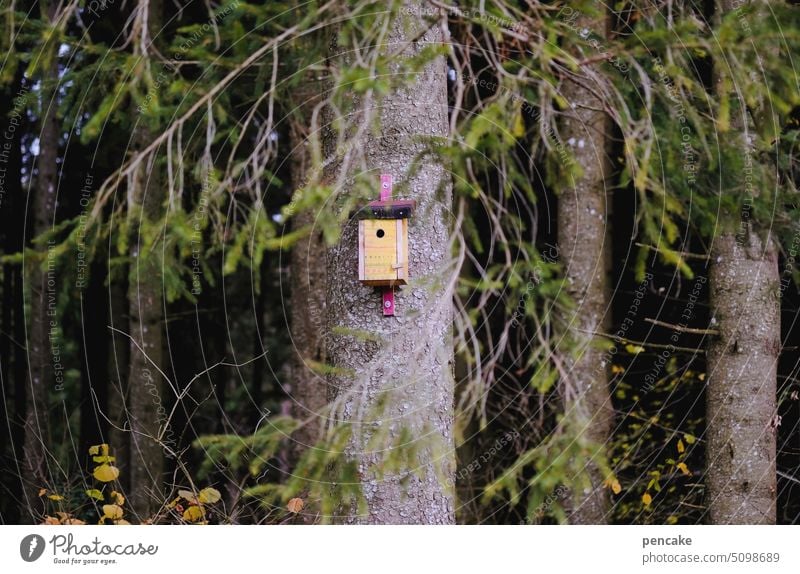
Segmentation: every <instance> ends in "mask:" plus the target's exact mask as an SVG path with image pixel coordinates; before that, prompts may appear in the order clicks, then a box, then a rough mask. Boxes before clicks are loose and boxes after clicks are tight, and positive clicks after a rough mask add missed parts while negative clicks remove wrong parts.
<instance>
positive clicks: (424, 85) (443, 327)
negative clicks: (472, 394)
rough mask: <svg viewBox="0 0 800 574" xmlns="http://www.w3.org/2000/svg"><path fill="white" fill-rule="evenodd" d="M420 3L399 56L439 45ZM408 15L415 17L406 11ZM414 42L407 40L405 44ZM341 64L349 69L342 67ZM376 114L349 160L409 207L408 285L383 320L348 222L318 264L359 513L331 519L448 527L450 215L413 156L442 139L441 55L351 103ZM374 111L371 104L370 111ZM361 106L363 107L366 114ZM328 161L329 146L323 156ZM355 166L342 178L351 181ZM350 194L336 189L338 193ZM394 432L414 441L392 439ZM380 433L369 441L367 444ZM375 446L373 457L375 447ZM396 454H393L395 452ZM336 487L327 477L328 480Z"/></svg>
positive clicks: (426, 164)
mask: <svg viewBox="0 0 800 574" xmlns="http://www.w3.org/2000/svg"><path fill="white" fill-rule="evenodd" d="M423 13H424V12H423V3H422V2H404V3H403V8H402V9H401V15H399V16H397V17H396V19H394V21H393V22H391V24H390V28H391V30H390V32H389V37H388V39H387V44H388V45H387V47H386V50H387V51H392V53H396V52H398V51H400V50H401V49H403V53H402V54H401V55H400V56H398V57H397V58H396V59H395V63H394V68H395V69H394V70H392V72H394V73H397V72H400V71H401V67H402V63H403V58H404V57H408V56H409V55H411V54H413V53H417V52H418V51H419V50H420V49H422V48H423V47H424V46H428V45H431V44H437V43H440V42H441V41H442V31H441V29H440V28H439V27H433V28H431V29H428V30H426V31H425V32H424V34H422V35H421V37H419V38H417V35H418V34H420V33H422V31H423V25H424V23H423V21H422V20H421V18H420V17H419V16H418V15H420V14H423ZM408 14H416V15H417V16H416V17H415V16H409V15H408ZM412 40H415V41H414V42H413V43H412V42H411V41H412ZM345 65H347V64H345ZM359 106H360V108H359V109H358V112H359V114H361V115H360V118H361V119H363V118H364V114H365V113H368V112H369V113H374V114H377V115H379V117H380V131H381V135H380V136H375V135H371V134H372V133H373V132H372V130H366V131H367V132H368V133H370V135H365V136H363V138H362V139H361V140H360V141H356V142H355V144H356V145H355V146H353V148H352V150H353V153H354V154H356V155H358V154H363V156H362V157H361V158H360V159H363V162H364V163H365V165H366V168H367V169H368V170H370V171H371V172H372V173H373V174H374V175H373V178H374V181H375V187H374V189H375V193H374V196H375V197H373V198H371V199H375V198H377V195H378V187H379V185H378V181H379V174H380V173H382V172H383V173H390V174H392V175H393V177H394V180H395V186H402V189H403V190H406V191H404V192H403V193H402V196H407V198H408V199H415V200H416V201H417V209H416V211H415V212H414V215H413V216H412V218H411V220H410V224H409V232H408V236H409V261H410V273H411V285H409V286H407V287H404V288H402V289H396V295H395V297H396V316H395V317H384V316H383V314H382V311H381V302H382V299H381V291H380V290H379V289H376V288H374V287H368V286H364V285H362V284H361V283H359V281H358V259H357V254H358V247H357V236H358V226H357V223H356V221H355V220H350V221H348V223H347V224H346V225H345V226H344V229H343V232H342V237H341V239H340V241H339V243H338V244H337V245H335V246H334V247H332V248H331V249H330V250H329V252H328V260H327V301H328V303H327V304H328V321H327V325H328V328H327V333H326V344H327V357H328V362H329V364H330V365H331V366H332V367H333V368H334V369H336V371H335V374H334V375H332V376H331V377H330V378H329V381H328V382H329V387H328V388H329V395H330V396H331V397H332V398H335V399H336V400H337V403H338V406H339V409H338V410H337V413H338V416H340V417H341V419H343V420H344V421H347V422H348V423H351V425H352V427H351V428H352V440H351V443H350V446H349V447H348V449H347V453H346V455H347V456H348V457H350V459H351V460H354V461H356V463H357V467H358V478H359V480H360V483H361V491H362V492H363V495H364V497H365V498H366V503H367V512H366V513H365V514H360V513H358V512H357V511H356V509H355V508H354V507H346V508H343V509H342V511H343V514H344V516H343V517H341V518H339V519H338V520H341V521H344V522H349V523H370V524H402V523H407V524H451V523H453V522H454V510H453V506H454V503H453V492H452V486H451V485H452V483H453V471H454V466H455V464H454V458H453V434H452V425H453V375H452V368H453V343H452V336H453V335H452V330H451V328H452V320H453V315H452V286H451V279H452V277H451V276H450V274H451V273H452V272H453V270H452V269H448V267H449V266H450V263H451V258H450V242H449V238H450V234H449V229H448V219H447V218H448V213H449V209H450V204H451V184H450V180H449V175H448V174H447V172H446V171H445V169H444V167H443V166H442V165H441V164H440V163H438V162H437V161H435V160H434V159H431V157H430V156H427V157H426V158H425V159H424V160H422V161H421V164H420V165H419V169H418V170H417V171H416V172H415V173H409V172H410V169H409V168H410V166H411V163H412V160H414V159H418V158H417V156H418V154H420V152H422V151H423V150H424V144H422V143H421V142H420V138H421V137H425V136H433V137H447V134H448V121H447V92H446V66H445V60H444V58H441V57H439V58H436V59H435V60H434V61H433V62H432V63H429V64H428V65H426V66H425V67H424V68H423V69H421V70H419V71H418V72H416V74H415V76H414V79H413V80H410V82H409V84H408V85H406V86H405V87H403V88H401V89H397V90H396V91H393V92H390V93H389V94H388V95H387V96H385V97H384V98H383V99H382V101H380V102H372V103H371V105H370V103H364V102H363V101H362V102H360V103H359ZM371 106H372V107H371ZM370 107H371V109H369V110H368V108H370ZM326 154H327V155H328V156H329V157H330V156H331V155H332V150H326ZM354 173H355V170H352V171H350V172H349V173H348V174H347V179H346V183H345V186H346V187H347V188H349V187H350V186H351V185H352V182H353V180H352V177H353V176H354ZM349 191H350V190H349V189H339V190H337V192H338V193H339V194H341V195H340V196H339V197H340V198H342V196H346V195H347V193H348V192H349ZM404 431H405V432H406V433H408V434H407V436H408V438H409V442H411V443H412V444H411V445H409V444H404V445H400V444H397V443H398V441H400V440H401V437H402V436H404V434H403V433H404ZM376 435H378V444H368V443H369V442H370V439H374V438H375V437H376ZM412 445H413V446H414V447H417V450H416V451H415V452H414V455H413V457H411V458H408V459H401V460H403V462H401V463H399V464H398V467H399V469H397V468H396V470H394V471H392V472H389V473H387V475H384V476H379V475H378V472H377V470H376V464H378V463H379V461H381V460H384V459H385V458H386V457H387V456H388V457H395V458H396V457H398V456H401V455H403V454H407V453H408V448H409V446H412ZM373 449H374V450H373ZM399 449H401V450H399ZM333 479H334V481H335V480H337V477H334V478H333Z"/></svg>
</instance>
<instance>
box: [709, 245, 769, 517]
mask: <svg viewBox="0 0 800 574" xmlns="http://www.w3.org/2000/svg"><path fill="white" fill-rule="evenodd" d="M745 241H746V243H744V244H740V243H739V242H737V237H736V236H735V235H732V234H725V235H723V236H721V237H718V238H717V239H716V240H715V241H714V249H713V251H712V259H711V261H712V264H711V268H710V276H709V285H710V289H711V313H712V315H711V316H712V317H714V318H715V319H716V328H717V329H718V330H719V332H720V335H719V337H715V338H713V339H712V341H711V343H710V344H709V346H708V373H709V375H708V389H707V394H706V421H707V423H706V424H707V425H708V428H707V431H706V437H707V450H706V465H707V472H706V491H707V500H708V512H709V520H710V521H711V523H712V524H773V523H774V522H775V496H776V474H775V434H776V429H775V428H774V426H773V425H772V422H773V419H774V417H775V415H776V412H777V405H776V402H775V400H776V399H775V397H776V378H777V360H778V353H779V350H780V305H779V302H778V281H779V279H778V255H777V252H776V249H775V244H774V243H773V241H772V239H771V238H768V239H767V240H766V241H763V240H762V239H761V238H760V237H759V234H757V233H755V232H754V231H748V232H747V236H746V240H745Z"/></svg>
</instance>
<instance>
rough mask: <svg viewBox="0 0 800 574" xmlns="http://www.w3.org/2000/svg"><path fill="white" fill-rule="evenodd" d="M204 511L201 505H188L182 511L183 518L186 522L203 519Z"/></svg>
mask: <svg viewBox="0 0 800 574" xmlns="http://www.w3.org/2000/svg"><path fill="white" fill-rule="evenodd" d="M204 514H205V512H204V511H203V508H202V507H201V506H190V507H189V508H187V509H186V511H185V512H184V513H183V519H184V520H186V521H187V522H197V521H198V520H202V519H203V515H204Z"/></svg>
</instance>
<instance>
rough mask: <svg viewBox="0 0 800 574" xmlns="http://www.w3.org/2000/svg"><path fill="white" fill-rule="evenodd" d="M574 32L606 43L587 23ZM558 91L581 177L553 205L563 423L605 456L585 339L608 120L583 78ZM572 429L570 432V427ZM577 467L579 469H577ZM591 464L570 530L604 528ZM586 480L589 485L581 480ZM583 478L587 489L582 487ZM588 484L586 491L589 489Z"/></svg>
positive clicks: (596, 300)
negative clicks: (560, 293)
mask: <svg viewBox="0 0 800 574" xmlns="http://www.w3.org/2000/svg"><path fill="white" fill-rule="evenodd" d="M576 26H577V27H578V28H579V29H580V28H587V29H590V30H592V29H593V30H594V33H595V34H597V35H599V36H601V37H602V36H605V28H604V27H603V26H604V23H601V24H600V25H599V26H598V24H597V23H596V21H593V19H591V18H589V17H588V16H581V17H580V18H578V20H577V22H576ZM577 74H578V75H577V76H576V77H574V78H572V77H570V78H566V79H565V81H564V82H563V84H562V95H563V96H564V98H565V99H566V101H567V103H568V105H569V106H570V109H568V111H567V112H566V113H565V116H564V119H563V121H562V124H561V126H560V128H559V129H560V132H561V137H562V139H563V140H564V141H565V142H566V143H567V145H569V146H571V149H570V151H571V152H572V154H573V156H574V158H575V161H576V163H577V165H578V166H579V167H580V169H581V170H582V175H580V176H579V177H577V178H576V179H575V180H574V182H573V181H569V182H567V183H566V184H565V187H564V189H562V190H561V194H560V195H559V197H558V247H559V253H560V256H561V258H562V261H563V263H564V269H565V276H566V291H567V293H568V294H569V296H570V298H571V299H572V300H573V302H574V303H575V308H574V309H573V310H572V311H571V312H569V313H568V315H567V316H566V317H565V321H566V338H565V341H566V347H565V349H566V351H565V353H564V354H565V355H566V357H567V358H566V360H565V363H564V367H565V369H566V379H565V380H562V381H560V384H559V390H560V393H561V397H562V402H563V407H564V412H565V420H567V421H569V423H570V425H571V430H573V431H575V432H577V433H578V435H579V436H580V438H579V440H583V441H587V442H588V443H589V444H590V445H591V446H592V448H595V449H598V450H597V451H596V452H597V453H598V454H597V456H604V455H603V454H602V453H603V452H604V451H605V447H606V443H607V442H608V440H609V439H610V436H611V429H612V425H613V420H614V410H613V407H612V404H611V395H610V391H609V380H608V367H609V365H607V364H606V363H607V362H608V361H607V359H606V357H605V352H604V351H603V350H602V348H601V347H600V346H599V345H598V343H599V339H598V337H596V336H593V335H592V333H598V332H605V331H606V330H607V329H606V327H607V325H608V319H609V311H610V295H609V287H608V276H609V273H610V269H611V265H610V263H611V248H610V234H609V213H608V212H609V207H610V203H609V197H608V195H607V190H606V177H607V175H608V173H609V162H608V159H607V154H606V145H607V142H606V134H607V122H608V120H607V117H606V114H605V112H603V111H602V109H603V102H602V101H601V100H600V98H599V97H598V96H596V95H595V94H596V93H597V92H601V91H602V90H601V89H600V88H599V86H597V85H596V84H594V83H593V81H592V79H591V76H590V75H589V74H585V73H581V72H580V71H579V72H577ZM572 425H574V426H572ZM580 462H581V463H583V462H584V461H580ZM597 462H598V461H597V460H596V459H595V458H594V457H592V459H591V460H588V459H587V460H586V461H585V466H584V468H583V471H581V472H580V473H579V474H578V475H577V476H575V477H573V478H574V481H573V492H572V497H571V499H570V501H569V502H568V503H567V514H568V519H569V522H570V523H572V524H602V523H605V522H606V521H607V516H606V514H607V512H608V508H609V500H608V495H607V492H606V489H604V488H603V480H604V479H605V477H604V476H602V475H601V472H600V470H599V468H598V464H597ZM587 473H588V477H587ZM587 478H588V481H587ZM588 484H590V486H589V485H588Z"/></svg>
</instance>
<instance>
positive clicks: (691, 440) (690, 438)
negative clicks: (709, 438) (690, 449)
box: [683, 434, 696, 444]
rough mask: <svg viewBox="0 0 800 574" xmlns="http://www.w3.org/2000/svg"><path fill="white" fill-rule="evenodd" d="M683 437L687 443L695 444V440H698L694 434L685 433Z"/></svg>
mask: <svg viewBox="0 0 800 574" xmlns="http://www.w3.org/2000/svg"><path fill="white" fill-rule="evenodd" d="M683 438H684V440H685V441H686V444H694V441H695V440H696V439H695V438H694V435H693V434H685V435H683Z"/></svg>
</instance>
